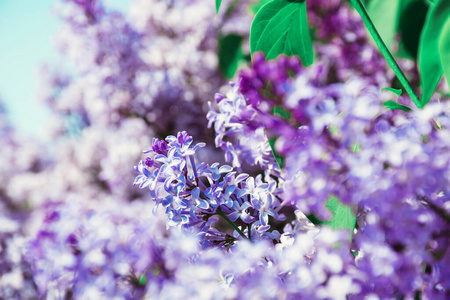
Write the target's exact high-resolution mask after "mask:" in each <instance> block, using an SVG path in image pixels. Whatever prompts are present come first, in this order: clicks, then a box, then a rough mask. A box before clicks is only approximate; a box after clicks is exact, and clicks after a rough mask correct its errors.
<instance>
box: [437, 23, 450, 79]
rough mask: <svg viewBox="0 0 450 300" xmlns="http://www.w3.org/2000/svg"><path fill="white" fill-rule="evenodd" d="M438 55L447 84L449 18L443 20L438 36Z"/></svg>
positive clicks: (449, 60) (449, 66)
mask: <svg viewBox="0 0 450 300" xmlns="http://www.w3.org/2000/svg"><path fill="white" fill-rule="evenodd" d="M439 57H440V59H441V64H442V68H443V69H444V74H445V77H446V78H447V84H449V85H450V18H448V19H447V21H446V22H445V24H444V26H443V28H442V32H441V36H440V37H439Z"/></svg>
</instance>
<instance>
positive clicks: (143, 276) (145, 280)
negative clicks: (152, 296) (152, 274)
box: [139, 274, 147, 285]
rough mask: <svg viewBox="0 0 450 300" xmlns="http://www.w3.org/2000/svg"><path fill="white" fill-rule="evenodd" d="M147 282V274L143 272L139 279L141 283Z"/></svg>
mask: <svg viewBox="0 0 450 300" xmlns="http://www.w3.org/2000/svg"><path fill="white" fill-rule="evenodd" d="M146 283H147V276H145V274H142V276H141V278H140V279H139V285H145V284H146Z"/></svg>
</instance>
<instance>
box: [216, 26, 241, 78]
mask: <svg viewBox="0 0 450 300" xmlns="http://www.w3.org/2000/svg"><path fill="white" fill-rule="evenodd" d="M242 40H243V38H242V36H240V35H237V34H229V35H226V36H222V37H220V38H219V51H218V56H219V69H220V71H221V72H222V74H223V76H225V77H226V78H232V77H233V76H234V74H235V73H236V71H237V69H238V66H239V62H240V61H241V60H242V59H243V58H244V53H243V52H242Z"/></svg>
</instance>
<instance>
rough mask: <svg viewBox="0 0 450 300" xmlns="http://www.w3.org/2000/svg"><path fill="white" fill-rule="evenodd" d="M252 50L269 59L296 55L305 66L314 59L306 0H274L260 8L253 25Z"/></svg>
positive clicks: (251, 32)
mask: <svg viewBox="0 0 450 300" xmlns="http://www.w3.org/2000/svg"><path fill="white" fill-rule="evenodd" d="M250 50H251V53H252V54H253V53H255V52H257V51H262V52H263V53H264V54H265V55H266V59H275V58H277V57H278V56H279V55H280V54H284V55H287V56H293V55H297V56H299V57H300V59H301V60H302V63H303V64H304V65H305V66H309V65H311V64H312V62H313V46H312V41H311V36H310V33H309V29H308V19H307V16H306V2H305V1H304V0H274V1H271V2H269V3H267V4H266V5H264V6H263V7H261V9H260V10H259V11H258V13H257V14H256V16H255V19H254V20H253V23H252V27H251V29H250Z"/></svg>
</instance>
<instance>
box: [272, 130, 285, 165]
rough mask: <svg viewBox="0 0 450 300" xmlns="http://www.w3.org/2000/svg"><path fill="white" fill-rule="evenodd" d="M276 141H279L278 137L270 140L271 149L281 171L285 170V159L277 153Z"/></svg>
mask: <svg viewBox="0 0 450 300" xmlns="http://www.w3.org/2000/svg"><path fill="white" fill-rule="evenodd" d="M276 141H277V137H274V138H271V139H269V145H270V149H271V150H272V154H273V157H275V160H276V161H277V164H278V167H279V168H280V170H281V169H282V168H283V163H284V158H283V156H281V155H279V154H278V153H277V151H275V142H276Z"/></svg>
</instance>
